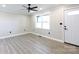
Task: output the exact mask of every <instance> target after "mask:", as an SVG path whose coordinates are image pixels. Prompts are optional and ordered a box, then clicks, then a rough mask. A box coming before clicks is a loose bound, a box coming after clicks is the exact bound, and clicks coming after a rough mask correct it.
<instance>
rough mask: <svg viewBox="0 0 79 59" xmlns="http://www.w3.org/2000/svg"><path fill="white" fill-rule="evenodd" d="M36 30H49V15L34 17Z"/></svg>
mask: <svg viewBox="0 0 79 59" xmlns="http://www.w3.org/2000/svg"><path fill="white" fill-rule="evenodd" d="M36 17H37V18H36V28H40V29H50V26H49V25H50V24H49V20H50V17H49V15H42V16H36Z"/></svg>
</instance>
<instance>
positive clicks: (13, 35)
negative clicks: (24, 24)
mask: <svg viewBox="0 0 79 59" xmlns="http://www.w3.org/2000/svg"><path fill="white" fill-rule="evenodd" d="M28 33H30V32H25V33H19V34H12V35H8V36H3V37H0V39H5V38H9V37H15V36H20V35H24V34H28Z"/></svg>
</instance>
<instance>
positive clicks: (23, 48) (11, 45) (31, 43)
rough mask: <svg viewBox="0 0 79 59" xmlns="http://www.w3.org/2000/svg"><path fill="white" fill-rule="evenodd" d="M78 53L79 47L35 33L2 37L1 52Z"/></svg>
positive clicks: (0, 40)
mask: <svg viewBox="0 0 79 59" xmlns="http://www.w3.org/2000/svg"><path fill="white" fill-rule="evenodd" d="M71 53H72V54H78V53H79V47H76V46H72V45H69V44H65V43H60V42H57V41H54V40H50V39H48V38H44V37H39V36H37V35H34V34H26V35H22V36H17V37H11V38H6V39H0V54H71Z"/></svg>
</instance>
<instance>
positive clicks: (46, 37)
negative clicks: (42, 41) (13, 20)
mask: <svg viewBox="0 0 79 59" xmlns="http://www.w3.org/2000/svg"><path fill="white" fill-rule="evenodd" d="M30 33H32V34H35V35H40V36H42V37H46V38H48V39H51V40H55V41H58V42H61V43H64V41H63V40H60V39H56V38H52V37H48V36H44V35H41V34H38V33H34V32H30Z"/></svg>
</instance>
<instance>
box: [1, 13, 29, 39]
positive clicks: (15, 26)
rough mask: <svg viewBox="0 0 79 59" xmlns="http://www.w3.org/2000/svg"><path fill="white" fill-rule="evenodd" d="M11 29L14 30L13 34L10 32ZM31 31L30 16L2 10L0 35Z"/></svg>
mask: <svg viewBox="0 0 79 59" xmlns="http://www.w3.org/2000/svg"><path fill="white" fill-rule="evenodd" d="M10 31H11V32H12V33H11V34H10V33H9V32H10ZM29 31H30V20H29V16H27V15H19V14H11V13H3V12H0V37H5V36H9V35H13V34H20V33H25V32H29Z"/></svg>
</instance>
